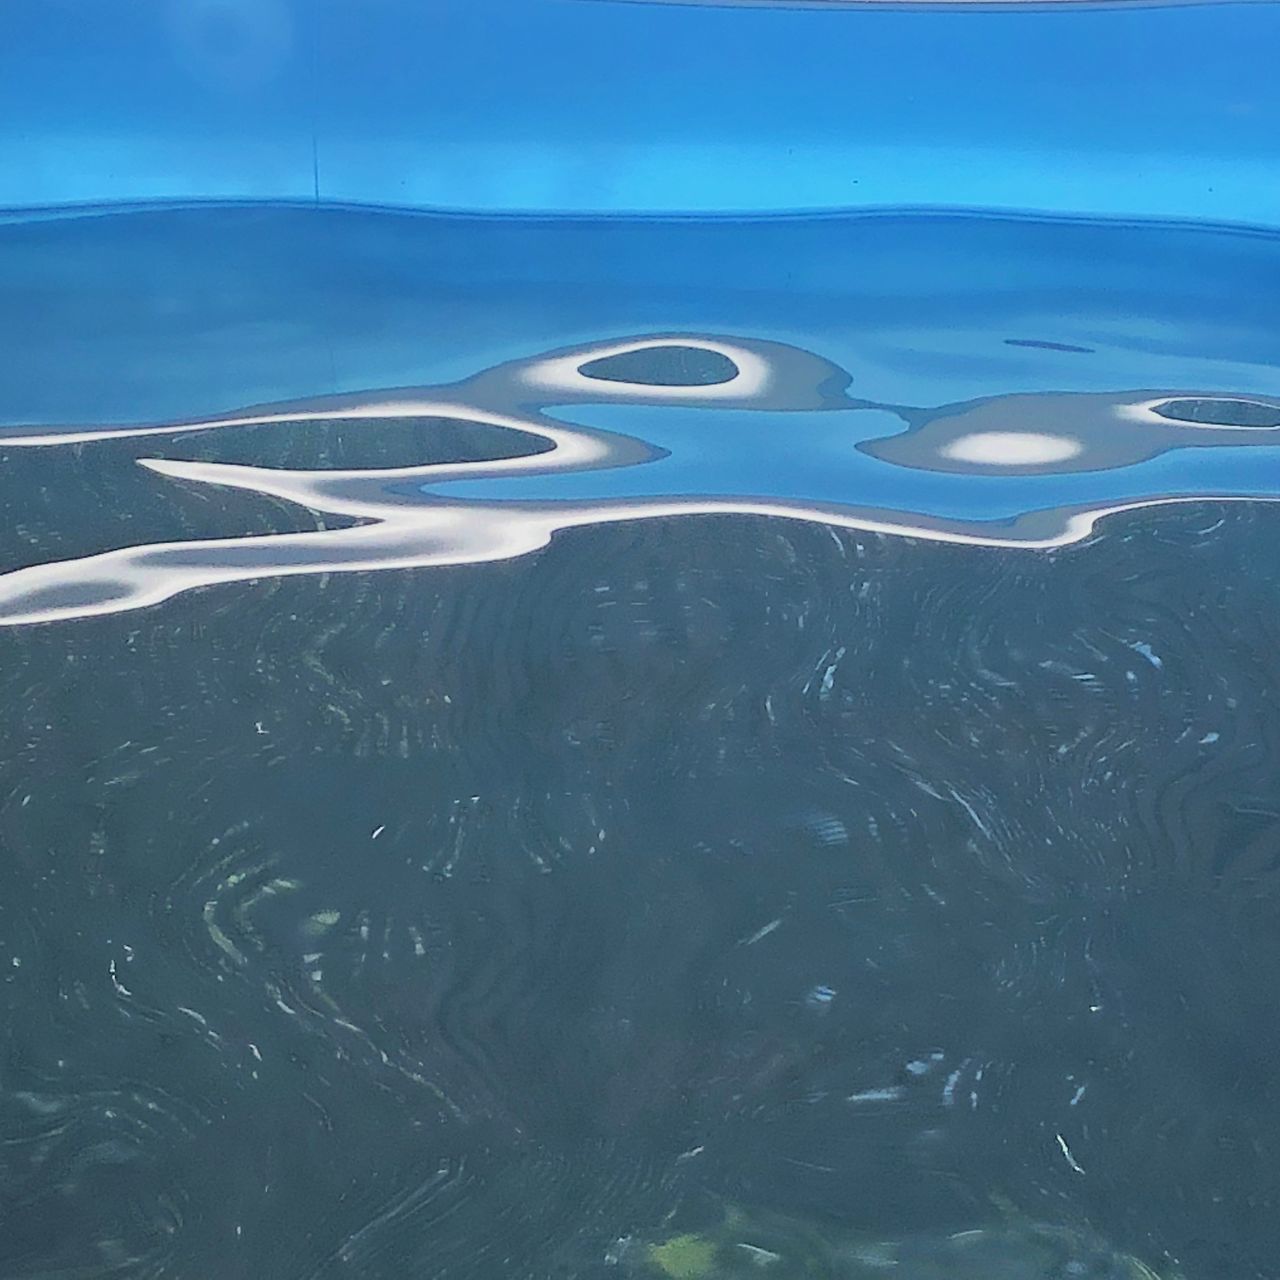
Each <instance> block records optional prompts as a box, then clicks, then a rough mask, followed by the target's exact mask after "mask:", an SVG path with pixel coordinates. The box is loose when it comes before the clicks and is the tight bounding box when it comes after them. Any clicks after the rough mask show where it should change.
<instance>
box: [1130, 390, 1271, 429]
mask: <svg viewBox="0 0 1280 1280" xmlns="http://www.w3.org/2000/svg"><path fill="white" fill-rule="evenodd" d="M1151 408H1152V412H1153V413H1157V414H1159V415H1160V417H1162V418H1168V419H1169V420H1170V421H1171V422H1194V423H1197V424H1200V425H1203V426H1214V427H1258V428H1262V429H1263V430H1266V429H1269V428H1271V427H1280V409H1278V408H1277V407H1276V406H1275V405H1273V404H1262V403H1261V402H1259V401H1257V400H1238V399H1235V398H1234V397H1229V396H1221V397H1218V396H1201V397H1196V398H1190V397H1188V398H1186V399H1179V400H1165V401H1164V402H1163V403H1161V404H1155V405H1152V406H1151Z"/></svg>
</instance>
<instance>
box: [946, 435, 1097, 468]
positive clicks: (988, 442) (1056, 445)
mask: <svg viewBox="0 0 1280 1280" xmlns="http://www.w3.org/2000/svg"><path fill="white" fill-rule="evenodd" d="M1083 448H1084V446H1083V445H1081V443H1080V441H1079V440H1072V439H1070V438H1069V437H1067V436H1051V435H1047V434H1044V433H1041V432H1039V431H975V432H974V433H973V434H972V435H967V436H961V437H960V438H959V439H957V440H952V441H951V443H950V444H948V445H946V446H945V447H944V448H943V449H942V450H941V453H942V456H943V457H944V458H951V459H953V460H954V461H956V462H973V463H978V464H980V465H982V466H987V467H1043V466H1047V465H1048V464H1049V463H1051V462H1065V461H1066V460H1067V459H1068V458H1074V457H1077V456H1078V455H1079V454H1080V453H1081V452H1083Z"/></svg>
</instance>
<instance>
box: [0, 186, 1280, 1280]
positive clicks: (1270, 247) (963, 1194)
mask: <svg viewBox="0 0 1280 1280" xmlns="http://www.w3.org/2000/svg"><path fill="white" fill-rule="evenodd" d="M1278 277H1280V245H1278V243H1277V241H1276V239H1275V238H1274V237H1271V236H1268V235H1265V234H1261V233H1252V232H1243V231H1238V230H1231V229H1213V228H1204V227H1189V226H1180V225H1172V224H1170V225H1159V224H1121V223H1105V222H1097V223H1087V222H1069V221H1035V220H1020V219H1009V218H994V217H992V218H983V217H976V216H975V217H959V216H940V215H921V214H913V215H908V214H903V215H893V216H888V215H886V216H877V217H870V216H866V217H850V218H835V217H832V218H812V219H799V218H796V219H761V220H728V219H725V220H711V219H709V220H622V219H620V220H609V221H605V220H601V221H593V220H590V219H580V220H570V219H566V220H555V219H529V220H520V219H474V220H473V219H465V218H444V217H438V218H437V217H426V216H406V215H393V214H389V213H380V212H371V211H358V210H348V211H340V210H333V211H324V212H320V211H316V210H310V209H305V210H304V209H293V208H287V207H256V208H245V207H240V208H209V207H202V208H184V209H177V208H175V209H165V210H152V211H144V212H132V213H109V212H103V213H102V214H100V215H98V216H84V217H74V218H53V219H47V220H27V221H14V222H11V223H10V224H8V225H6V226H4V227H3V228H0V297H2V298H3V299H4V303H3V309H2V310H0V345H2V346H3V350H4V352H5V358H4V360H3V362H0V414H2V416H3V419H4V422H5V423H6V424H7V425H6V426H5V427H4V430H3V435H4V439H3V440H2V441H0V445H2V448H0V456H2V461H3V467H4V481H3V485H2V486H0V498H2V500H3V502H4V506H5V519H4V521H3V522H2V524H0V557H2V559H0V569H2V570H3V572H2V573H0V621H3V622H5V623H6V624H8V625H6V626H5V627H4V628H3V629H0V649H2V650H3V661H2V662H0V682H3V686H4V694H3V696H4V706H5V708H6V715H5V716H4V717H3V719H2V720H0V733H3V734H4V735H5V737H6V739H7V741H6V743H5V745H4V748H3V750H2V751H0V759H2V760H3V762H4V767H3V787H2V794H0V850H2V851H3V858H2V859H0V878H2V881H3V884H2V887H0V973H2V974H3V984H2V985H0V991H3V1000H4V1018H3V1021H2V1022H0V1050H2V1051H0V1134H2V1135H3V1145H2V1146H0V1151H2V1153H3V1154H2V1155H0V1185H2V1186H3V1190H4V1197H3V1199H4V1204H5V1206H6V1208H5V1215H6V1216H5V1229H4V1231H3V1233H0V1274H4V1275H12V1276H36V1275H50V1274H59V1275H66V1274H85V1275H122V1276H177V1275H193V1274H216V1275H219V1276H237V1275H245V1276H261V1275H266V1274H270V1275H281V1276H298V1277H309V1276H331V1275H338V1274H346V1275H361V1276H375V1277H376V1276H383V1275H392V1274H407V1273H413V1274H420V1275H425V1276H438V1277H490V1276H494V1275H512V1276H526V1275H527V1276H538V1277H542V1276H558V1277H565V1276H573V1275H578V1276H596V1275H610V1274H614V1275H616V1274H619V1268H623V1269H624V1270H625V1269H626V1268H632V1269H633V1271H634V1270H635V1269H636V1268H648V1271H643V1272H642V1273H644V1274H649V1273H651V1272H652V1268H653V1265H654V1259H655V1258H661V1257H666V1258H670V1257H672V1256H673V1255H671V1254H670V1253H655V1252H653V1250H654V1249H657V1250H661V1249H662V1248H664V1247H665V1244H664V1243H663V1242H665V1243H666V1244H669V1243H670V1241H671V1240H672V1239H676V1238H679V1237H678V1236H676V1235H675V1234H674V1233H676V1232H684V1233H685V1234H686V1235H689V1234H692V1235H696V1234H697V1233H698V1232H704V1233H705V1232H706V1231H707V1230H709V1227H708V1225H707V1224H708V1222H711V1221H714V1219H715V1213H714V1212H712V1211H710V1210H708V1209H707V1208H706V1205H707V1204H709V1203H711V1204H716V1205H721V1206H723V1205H732V1206H745V1208H741V1209H734V1210H733V1212H742V1213H747V1214H751V1215H755V1216H754V1217H752V1218H750V1221H751V1223H752V1224H753V1227H752V1229H753V1230H763V1229H764V1226H763V1225H762V1224H767V1225H768V1231H769V1232H770V1233H771V1234H770V1236H769V1238H770V1239H773V1240H775V1241H781V1242H782V1243H780V1244H777V1248H778V1249H779V1250H782V1249H784V1247H785V1246H786V1245H787V1243H788V1242H790V1243H793V1244H794V1243H795V1242H797V1241H803V1242H807V1243H805V1245H804V1247H805V1248H809V1247H813V1248H818V1245H814V1244H812V1242H813V1241H814V1240H815V1239H817V1240H821V1241H822V1242H823V1243H822V1246H821V1247H822V1248H823V1249H829V1250H838V1249H844V1248H846V1247H847V1242H848V1241H851V1240H852V1241H857V1242H860V1243H859V1244H858V1245H857V1247H858V1248H859V1249H863V1253H861V1254H859V1255H858V1256H859V1257H862V1258H865V1257H866V1256H870V1255H867V1254H866V1252H865V1249H866V1248H867V1247H869V1244H868V1242H880V1245H882V1246H883V1247H885V1248H889V1247H890V1246H892V1248H893V1249H895V1250H897V1251H898V1252H897V1253H895V1254H893V1255H892V1256H894V1257H899V1258H902V1259H906V1260H908V1261H909V1262H910V1264H911V1266H913V1267H914V1268H915V1270H914V1271H911V1272H909V1274H910V1275H911V1276H912V1278H913V1280H917V1277H924V1276H928V1275H929V1274H931V1273H930V1272H929V1270H928V1269H927V1268H928V1267H930V1266H933V1267H935V1269H936V1267H937V1266H939V1265H942V1263H946V1265H949V1266H952V1267H953V1268H954V1267H955V1266H959V1265H960V1263H958V1262H956V1261H955V1257H956V1255H955V1254H954V1252H950V1253H949V1252H948V1251H949V1250H952V1251H953V1250H954V1248H955V1246H954V1245H952V1244H947V1243H945V1242H946V1241H949V1240H951V1239H952V1237H953V1236H954V1235H955V1234H956V1233H958V1232H963V1231H970V1230H981V1231H984V1232H985V1233H986V1234H985V1235H984V1236H982V1237H980V1239H981V1241H982V1242H983V1248H984V1249H988V1250H989V1252H988V1253H987V1254H984V1255H982V1256H984V1257H987V1258H992V1259H996V1260H997V1261H998V1263H999V1265H1001V1266H1005V1265H1007V1266H1008V1267H1010V1268H1012V1269H1011V1270H1010V1271H1009V1275H1010V1276H1011V1277H1012V1276H1017V1277H1019V1280H1021V1278H1022V1277H1024V1276H1026V1277H1035V1278H1036V1280H1040V1277H1042V1276H1049V1275H1054V1274H1057V1273H1055V1272H1053V1271H1051V1270H1046V1268H1048V1267H1050V1266H1054V1265H1058V1264H1063V1265H1065V1263H1064V1262H1063V1256H1064V1255H1062V1254H1061V1250H1060V1249H1058V1245H1057V1243H1054V1247H1053V1248H1052V1249H1048V1250H1047V1251H1046V1244H1045V1242H1046V1241H1050V1242H1061V1241H1064V1240H1066V1241H1070V1242H1071V1246H1070V1247H1071V1248H1076V1247H1077V1244H1079V1242H1082V1241H1087V1242H1088V1244H1087V1248H1086V1246H1085V1245H1083V1244H1080V1245H1079V1247H1080V1248H1081V1249H1084V1250H1085V1253H1084V1254H1082V1255H1081V1256H1087V1257H1088V1258H1089V1259H1091V1260H1092V1261H1091V1263H1090V1265H1096V1266H1098V1267H1110V1268H1111V1270H1109V1271H1108V1270H1100V1271H1095V1274H1099V1275H1115V1276H1126V1277H1128V1276H1131V1275H1133V1274H1138V1273H1135V1272H1133V1271H1125V1270H1122V1269H1121V1268H1123V1267H1127V1266H1128V1265H1129V1263H1128V1261H1127V1260H1129V1259H1141V1260H1142V1262H1143V1264H1144V1265H1146V1266H1149V1267H1150V1268H1152V1270H1153V1271H1155V1272H1156V1273H1158V1274H1159V1275H1160V1276H1162V1277H1173V1276H1175V1275H1182V1276H1185V1277H1187V1280H1199V1278H1201V1277H1204V1278H1205V1280H1216V1278H1217V1277H1221V1276H1228V1275H1229V1276H1236V1277H1249V1276H1256V1277H1264V1276H1268V1275H1271V1274H1273V1272H1274V1261H1273V1260H1274V1258H1275V1256H1276V1255H1277V1246H1278V1245H1280V1240H1278V1239H1277V1231H1276V1227H1275V1225H1274V1224H1275V1222H1276V1221H1277V1216H1276V1212H1275V1210H1276V1203H1277V1195H1278V1194H1280V1182H1278V1180H1277V1175H1276V1172H1275V1169H1276V1162H1275V1160H1274V1158H1273V1155H1274V1150H1275V1147H1276V1143H1277V1139H1278V1137H1280V1126H1278V1123H1277V1101H1276V1098H1275V1096H1274V1094H1275V1089H1274V1087H1273V1084H1272V1074H1273V1073H1272V1071H1271V1064H1272V1063H1273V1062H1274V1060H1275V1056H1276V1049H1277V1044H1276V1041H1277V1035H1278V1034H1280V1033H1278V1032H1277V1027H1278V1026H1280V1023H1277V1021H1276V1018H1275V1001H1276V996H1275V992H1276V990H1277V980H1278V979H1280V942H1278V941H1277V939H1278V938H1280V934H1277V932H1276V928H1275V921H1276V912H1277V889H1278V886H1280V881H1277V876H1276V857H1277V852H1278V851H1280V843H1278V842H1280V792H1278V791H1277V787H1276V783H1275V778H1276V776H1277V771H1276V758H1275V751H1276V744H1277V742H1280V720H1278V719H1277V706H1278V705H1280V704H1278V703H1277V684H1276V682H1277V667H1276V664H1275V661H1274V653H1275V650H1276V641H1277V634H1276V632H1277V628H1276V625H1275V619H1276V618H1277V617H1278V616H1280V612H1278V610H1280V573H1278V572H1277V567H1276V562H1275V556H1274V554H1273V547H1274V544H1275V539H1276V535H1277V520H1280V509H1277V508H1276V507H1274V506H1273V505H1271V503H1270V502H1269V499H1272V498H1274V497H1275V496H1276V494H1277V491H1278V488H1280V486H1278V485H1277V463H1278V462H1280V455H1278V454H1277V451H1276V443H1275V441H1276V440H1277V437H1276V435H1275V434H1274V433H1275V432H1276V430H1277V429H1278V428H1277V425H1276V416H1275V410H1276V406H1277V405H1280V372H1278V371H1277V368H1276V366H1275V364H1274V322H1273V306H1274V303H1273V300H1274V296H1275V286H1276V283H1277V279H1278ZM140 463H142V464H143V465H139V464H140ZM779 1224H781V1225H779ZM1032 1224H1034V1225H1032ZM761 1239H763V1237H761ZM627 1241H633V1242H640V1243H639V1245H638V1246H636V1247H634V1248H631V1249H630V1250H628V1248H626V1247H624V1244H620V1242H627ZM1010 1242H1012V1244H1011V1243H1010ZM761 1247H764V1246H763V1245H762V1246H761ZM797 1247H799V1246H797ZM637 1248H639V1249H640V1250H641V1251H640V1252H637V1251H636V1249H637ZM646 1250H647V1251H646ZM686 1256H687V1255H686ZM842 1256H851V1255H842ZM884 1256H889V1255H884ZM1046 1259H1048V1260H1046ZM1099 1259H1101V1261H1099ZM940 1260H941V1262H940ZM948 1260H949V1261H948ZM849 1265H850V1266H852V1265H853V1264H852V1263H850V1264H849ZM904 1265H905V1264H904ZM990 1265H992V1266H995V1265H996V1263H995V1262H993V1263H991V1264H990ZM1135 1265H1136V1264H1135ZM660 1270H661V1269H660ZM668 1274H672V1273H671V1272H668ZM850 1274H853V1275H858V1274H859V1273H858V1272H856V1271H851V1272H850ZM1066 1274H1074V1273H1073V1272H1068V1273H1066Z"/></svg>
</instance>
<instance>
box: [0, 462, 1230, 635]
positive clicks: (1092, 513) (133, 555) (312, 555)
mask: <svg viewBox="0 0 1280 1280" xmlns="http://www.w3.org/2000/svg"><path fill="white" fill-rule="evenodd" d="M201 465H209V466H213V465H214V464H201ZM242 470H248V469H247V468H245V469H242ZM209 479H210V482H211V483H221V481H220V480H214V479H212V477H211V476H210V477H209ZM237 479H238V480H239V481H240V482H241V483H240V484H239V487H247V485H245V484H244V483H243V482H244V481H245V480H247V479H248V477H245V476H240V477H238V478H237ZM325 500H326V502H327V498H326V499H325ZM1254 500H1256V499H1251V498H1244V497H1241V496H1240V495H1211V494H1201V495H1188V496H1178V497H1169V498H1161V497H1157V498H1141V499H1133V500H1130V501H1127V502H1116V503H1111V504H1108V505H1106V506H1101V507H1097V508H1093V509H1089V510H1084V511H1078V510H1077V511H1071V510H1064V511H1063V512H1062V513H1061V517H1060V518H1061V525H1060V527H1059V528H1058V529H1057V530H1056V531H1055V532H1053V533H1050V534H1047V535H1046V534H1039V535H1035V534H1031V535H1024V536H1017V534H1016V533H1013V532H1010V533H996V532H994V531H992V532H985V531H981V530H978V529H975V528H973V527H972V526H970V527H968V528H965V527H962V526H959V525H956V526H948V525H944V524H942V523H940V522H935V523H925V522H921V521H920V519H919V518H918V517H914V518H913V517H912V516H911V515H910V513H906V512H903V513H901V514H899V513H897V512H890V511H867V512H859V511H855V510H852V509H851V510H848V511H841V510H839V509H836V508H822V507H815V506H806V505H804V504H803V503H790V502H777V501H764V500H750V499H719V498H705V499H704V498H690V499H674V500H666V501H656V500H655V501H641V502H625V503H612V504H611V503H607V502H596V503H583V504H565V505H564V506H563V507H561V506H558V505H552V504H547V505H542V506H538V505H535V504H524V503H493V502H472V503H452V502H445V501H440V502H439V503H436V502H430V503H428V505H425V506H423V507H403V506H400V507H392V506H390V505H389V504H388V506H386V507H379V505H378V504H377V503H374V502H365V503H362V504H359V506H360V510H361V513H362V514H364V515H366V516H370V517H374V522H373V523H369V524H363V525H357V526H355V527H353V528H348V529H333V530H323V531H318V532H315V533H294V534H277V535H267V536H256V537H242V538H218V539H209V540H204V541H200V540H193V541H185V542H171V543H156V544H152V545H146V546H140V547H126V548H121V549H119V550H115V551H108V552H104V553H102V554H99V555H93V556H85V557H82V558H80V559H75V560H63V561H55V562H52V563H49V564H43V565H35V566H32V567H30V568H26V569H19V570H16V571H14V572H12V573H8V574H3V575H0V626H13V625H17V624H20V623H39V622H56V621H62V620H67V619H72V618H87V617H97V616H102V615H105V614H112V613H122V612H125V611H127V610H131V609H140V608H144V607H146V606H148V605H154V604H159V603H160V602H161V601H164V600H167V599H169V598H170V597H172V596H175V595H178V594H179V593H181V592H184V591H190V590H192V589H194V588H196V587H205V586H214V585H218V584H222V583H231V582H245V581H253V580H256V579H259V578H265V577H281V576H292V575H297V574H306V573H352V572H359V571H369V570H385V569H414V568H426V567H429V566H436V565H463V564H477V563H480V562H483V561H491V560H505V559H511V558H514V557H517V556H520V555H525V554H528V553H529V552H531V551H536V550H538V549H539V548H541V547H544V546H545V545H546V544H547V543H548V542H549V541H550V540H551V538H552V537H553V535H554V534H555V533H557V532H559V531H560V530H563V529H571V528H583V527H587V526H593V525H603V524H615V523H622V522H626V521H630V520H651V519H663V518H670V517H675V516H687V515H750V516H769V517H776V518H781V519H787V520H803V521H809V522H812V523H817V524H823V525H826V526H828V527H835V528H841V529H849V530H854V531H857V532H862V533H876V534H892V535H897V536H905V537H911V538H918V539H921V540H923V541H929V542H947V543H955V544H958V545H962V546H981V547H1005V548H1011V549H1022V550H1047V549H1051V548H1055V547H1063V546H1066V545H1068V544H1070V543H1073V542H1078V541H1080V540H1081V539H1083V538H1085V537H1087V536H1088V535H1089V534H1090V533H1091V532H1092V531H1093V529H1094V526H1095V525H1096V524H1097V522H1098V521H1099V520H1101V519H1103V518H1105V517H1107V516H1110V515H1115V514H1118V513H1120V512H1125V511H1136V510H1139V509H1142V508H1145V507H1154V506H1160V505H1164V504H1167V503H1187V502H1204V501H1254ZM352 505H353V506H355V505H356V504H352ZM1054 514H1055V513H1053V512H1051V511H1042V512H1034V513H1029V515H1028V516H1027V517H1022V518H1021V520H1022V521H1023V522H1027V523H1030V522H1032V521H1037V520H1038V521H1046V520H1051V519H1052V518H1053V517H1054ZM1017 524H1018V522H1015V523H1014V524H1013V525H1012V526H1011V528H1012V529H1016V528H1017ZM95 588H96V589H97V593H96V594H97V598H95ZM77 591H79V592H80V593H82V595H85V596H87V597H88V598H87V599H82V600H81V601H80V602H77V601H76V600H75V599H74V594H75V593H76V592H77ZM51 592H52V593H59V592H62V593H65V594H67V595H69V596H71V597H72V598H70V599H66V600H61V601H55V602H52V603H47V604H43V605H41V604H38V603H33V602H32V597H33V596H35V597H37V598H38V597H39V595H40V594H44V593H51ZM24 601H25V602H26V603H25V604H24Z"/></svg>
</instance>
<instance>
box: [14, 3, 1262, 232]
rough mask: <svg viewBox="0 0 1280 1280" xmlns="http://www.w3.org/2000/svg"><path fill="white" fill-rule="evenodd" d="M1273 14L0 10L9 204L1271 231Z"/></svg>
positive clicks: (514, 6)
mask: <svg viewBox="0 0 1280 1280" xmlns="http://www.w3.org/2000/svg"><path fill="white" fill-rule="evenodd" d="M1277 50H1280V6H1277V5H1275V4H1266V3H1263V4H1207V5H1201V6H1186V7H1173V8H1150V7H1145V6H1143V7H1134V8H1129V9H1123V8H1111V9H1082V8H1074V9H1067V10H1058V11H1048V12H1046V11H1044V10H1043V9H1037V10H1023V11H1021V12H1018V11H1014V12H1009V11H1004V12H990V11H979V10H973V9H966V10H964V11H960V12H956V11H950V12H939V11H937V10H924V9H916V10H902V9H896V10H890V9H881V10H874V9H871V10H869V9H836V8H832V9H830V10H826V11H823V10H815V9H813V8H805V9H784V8H742V7H706V6H702V7H698V6H683V5H666V4H644V3H615V2H613V0H358V2H357V0H7V3H6V4H5V5H4V6H0V66H2V68H3V74H2V75H0V207H8V208H11V209H13V208H22V207H30V206H41V205H49V204H65V203H80V202H107V201H138V200H153V199H177V200H191V199H273V200H275V199H291V200H313V199H315V198H316V196H317V193H318V195H319V198H320V199H321V200H324V201H335V202H360V203H374V204H393V205H407V206H414V207H420V208H447V209H465V210H476V211H480V210H483V211H490V212H493V211H534V212H607V211H623V210H625V211H632V212H706V211H713V210H714V211H747V210H750V211H757V212H766V211H772V210H783V209H785V210H801V209H834V208H855V209H856V208H866V207H876V206H886V205H888V206H901V205H935V206H938V205H940V206H951V207H957V206H969V207H984V208H1001V209H1019V210H1033V211H1052V212H1071V213H1096V214H1106V215H1139V216H1141V215H1154V216H1165V217H1193V218H1207V219H1212V220H1215V221H1244V222H1253V223H1260V224H1269V225H1275V224H1278V223H1280V80H1278V79H1277V77H1276V76H1275V74H1274V68H1273V66H1272V58H1273V55H1274V54H1275V52H1276V51H1277Z"/></svg>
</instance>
